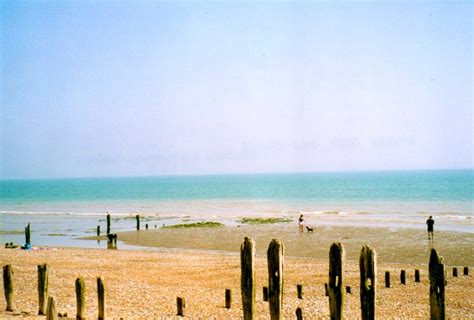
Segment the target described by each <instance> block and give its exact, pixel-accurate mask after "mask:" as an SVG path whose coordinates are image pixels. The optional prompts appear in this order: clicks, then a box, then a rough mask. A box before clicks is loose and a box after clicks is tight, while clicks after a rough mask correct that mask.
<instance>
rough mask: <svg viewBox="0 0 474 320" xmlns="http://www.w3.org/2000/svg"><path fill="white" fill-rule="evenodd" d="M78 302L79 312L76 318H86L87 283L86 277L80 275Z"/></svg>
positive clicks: (77, 291)
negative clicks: (85, 281)
mask: <svg viewBox="0 0 474 320" xmlns="http://www.w3.org/2000/svg"><path fill="white" fill-rule="evenodd" d="M76 302H77V313H76V319H77V320H83V319H85V310H86V308H85V303H86V284H85V283H84V279H83V278H82V277H79V278H77V279H76Z"/></svg>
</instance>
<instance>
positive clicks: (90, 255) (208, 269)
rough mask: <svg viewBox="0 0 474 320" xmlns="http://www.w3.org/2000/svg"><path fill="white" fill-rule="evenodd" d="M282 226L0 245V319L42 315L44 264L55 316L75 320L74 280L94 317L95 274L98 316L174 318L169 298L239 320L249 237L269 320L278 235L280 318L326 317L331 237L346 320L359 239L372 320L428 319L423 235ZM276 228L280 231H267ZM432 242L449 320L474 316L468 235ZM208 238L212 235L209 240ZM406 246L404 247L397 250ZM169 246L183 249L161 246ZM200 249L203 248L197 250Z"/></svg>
mask: <svg viewBox="0 0 474 320" xmlns="http://www.w3.org/2000/svg"><path fill="white" fill-rule="evenodd" d="M284 229H287V226H286V227H285V226H281V225H273V226H249V227H241V228H237V227H234V228H228V227H224V228H222V229H220V230H215V229H212V230H211V229H209V230H192V229H189V230H184V229H180V230H171V229H169V230H149V231H140V232H130V233H127V234H119V239H121V240H124V241H126V242H128V243H137V244H140V245H152V244H153V243H152V242H153V241H158V243H160V244H161V246H160V249H159V251H149V250H134V251H130V250H120V249H119V250H106V249H70V248H51V247H49V248H44V249H41V250H40V249H39V250H31V251H29V252H26V251H24V250H19V249H0V257H1V258H0V260H1V261H2V264H7V263H10V264H12V265H13V268H14V272H15V274H14V277H15V290H16V291H15V299H14V300H15V305H16V311H15V312H13V313H7V312H6V311H5V308H6V303H5V300H4V299H3V297H2V299H1V303H0V309H1V311H0V318H2V319H4V318H12V319H16V318H30V319H41V318H44V317H37V316H35V314H36V312H37V308H38V307H37V300H38V298H37V271H36V266H37V264H40V263H45V262H47V263H48V264H49V265H50V268H51V275H50V294H51V295H54V296H55V297H56V300H57V309H58V311H59V312H67V314H68V317H69V318H75V290H74V281H75V279H76V277H78V276H83V277H84V279H85V282H86V286H87V289H86V290H87V293H86V296H87V305H86V309H87V311H86V315H87V318H88V319H94V318H96V317H97V291H96V277H97V276H101V277H103V279H104V281H105V286H106V297H107V305H106V311H107V316H108V317H109V318H113V319H120V318H124V319H174V318H177V316H176V297H184V298H185V299H186V315H187V318H189V319H240V318H241V317H242V305H241V298H240V258H239V254H238V253H237V250H238V248H239V246H240V242H241V241H242V234H251V235H256V242H257V261H256V279H257V295H256V300H257V307H256V311H257V319H269V312H268V303H267V302H263V301H262V287H263V286H266V285H267V283H268V276H267V270H266V268H267V263H266V258H265V254H264V253H265V250H266V247H267V246H268V242H267V241H266V240H268V239H269V238H272V237H275V236H276V235H278V238H281V239H282V241H284V243H285V252H286V253H285V263H284V282H285V287H284V307H283V312H284V318H285V319H293V318H295V316H294V314H295V310H296V308H297V307H301V308H302V309H303V315H304V318H305V319H327V318H328V313H329V311H328V298H327V297H325V294H324V283H325V282H327V278H328V261H327V255H328V250H329V245H330V243H331V242H332V241H333V240H337V239H339V240H341V241H342V242H343V243H344V245H345V247H346V251H347V262H346V268H345V272H344V281H345V285H349V286H351V288H352V294H347V295H346V298H345V307H344V315H345V317H346V318H347V319H360V301H359V289H358V286H359V271H358V261H357V257H358V252H359V250H360V246H359V245H360V243H361V242H368V243H369V244H371V245H373V246H374V247H375V248H376V250H377V251H378V257H379V259H378V276H377V278H378V281H379V283H378V285H377V290H378V291H377V316H378V318H380V319H426V318H429V298H428V296H429V282H428V274H427V273H428V270H427V262H428V261H427V259H426V255H427V252H429V246H430V245H429V242H428V241H427V240H426V239H423V240H420V242H418V241H414V243H411V241H412V240H414V239H415V238H416V237H418V236H421V237H422V238H424V237H425V236H426V235H425V233H424V232H421V231H417V230H401V231H400V230H398V231H397V232H396V233H395V234H388V235H384V231H387V230H379V229H377V230H375V231H376V232H375V234H374V235H372V236H369V235H368V234H367V231H370V230H365V229H361V228H354V230H347V229H345V230H343V229H344V228H343V229H341V230H339V229H338V228H328V229H327V230H325V229H324V228H318V229H317V230H315V233H314V234H306V233H305V234H304V235H299V234H298V233H295V232H290V231H288V234H284V233H282V230H284ZM323 229H324V230H323ZM264 230H267V231H264ZM277 231H278V232H280V233H279V234H275V232H277ZM348 231H351V232H348ZM372 231H374V230H372ZM393 232H395V231H393ZM330 235H332V236H330ZM397 235H398V236H397ZM211 236H213V237H214V238H212V237H211ZM435 236H437V240H436V242H435V244H434V245H435V246H436V247H438V246H439V247H440V249H438V251H439V252H440V255H443V256H444V257H445V261H446V268H447V270H448V272H447V281H448V285H447V287H446V305H447V316H448V318H450V319H474V275H473V272H474V270H473V268H472V266H473V263H472V259H473V255H472V254H471V255H470V256H465V255H467V254H469V253H472V246H469V245H470V244H472V242H471V241H472V235H469V234H467V235H466V234H461V235H459V234H444V235H443V234H441V233H438V234H436V235H435ZM209 237H211V238H210V239H208V238H209ZM267 237H268V239H267ZM466 237H467V238H466ZM144 239H145V240H144ZM146 239H148V240H146ZM157 239H158V240H157ZM173 239H174V240H173ZM204 239H208V240H204ZM234 239H235V240H234ZM393 239H397V240H396V241H394V240H393ZM443 239H444V240H443ZM456 239H458V240H459V241H458V242H459V243H460V244H462V245H461V249H462V250H461V251H462V252H461V253H459V252H457V251H459V250H456V249H455V248H456V246H453V245H451V244H449V243H445V242H449V241H447V240H450V241H454V240H456ZM463 239H464V240H463ZM362 240H365V241H362ZM173 241H174V242H173ZM405 241H406V242H407V243H409V244H410V245H407V244H406V245H403V243H405ZM189 243H194V246H192V245H189V247H188V248H187V247H186V246H187V245H186V244H189ZM173 244H174V245H175V246H177V247H179V248H181V249H179V250H175V249H166V247H167V246H168V245H169V246H172V245H173ZM177 244H179V245H177ZM209 244H214V247H213V246H211V247H209ZM215 244H218V245H215ZM119 246H120V243H119ZM193 247H202V248H193ZM204 247H205V248H206V249H208V250H204V249H203V248H204ZM229 248H230V249H229ZM388 248H392V251H393V252H392V253H389V254H388V253H386V252H385V251H386V250H387V249H388ZM393 248H395V249H393ZM228 249H229V250H228ZM209 250H214V252H211V251H209ZM305 250H308V251H310V252H311V253H310V254H308V255H310V256H309V257H304V256H298V254H297V253H298V252H300V255H304V253H301V252H305ZM469 250H471V251H469ZM420 252H421V254H420ZM465 265H466V266H469V267H470V270H469V271H470V273H471V275H469V276H463V275H462V268H460V270H459V276H458V277H456V278H455V277H453V276H452V272H451V270H452V266H458V267H462V266H465ZM402 269H404V270H406V271H407V284H406V285H402V284H400V282H399V274H400V270H402ZM415 269H420V272H421V283H414V277H413V274H414V270H415ZM385 271H390V272H391V274H392V285H393V286H392V287H391V288H385V286H384V273H385ZM297 284H302V285H303V287H304V298H303V299H302V300H301V299H298V298H297V295H296V285H297ZM2 288H3V286H2ZM226 288H229V289H231V290H232V298H233V304H232V308H231V309H229V310H228V309H225V308H224V297H225V289H226Z"/></svg>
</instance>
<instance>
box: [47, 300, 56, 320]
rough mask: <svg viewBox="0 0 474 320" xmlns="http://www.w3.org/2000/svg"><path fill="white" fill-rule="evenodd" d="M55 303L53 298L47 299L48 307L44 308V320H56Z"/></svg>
mask: <svg viewBox="0 0 474 320" xmlns="http://www.w3.org/2000/svg"><path fill="white" fill-rule="evenodd" d="M57 319H58V312H57V311H56V301H55V300H54V297H48V307H47V308H46V320H57Z"/></svg>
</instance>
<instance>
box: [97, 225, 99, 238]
mask: <svg viewBox="0 0 474 320" xmlns="http://www.w3.org/2000/svg"><path fill="white" fill-rule="evenodd" d="M97 236H100V226H97Z"/></svg>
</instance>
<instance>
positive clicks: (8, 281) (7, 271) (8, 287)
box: [3, 264, 13, 311]
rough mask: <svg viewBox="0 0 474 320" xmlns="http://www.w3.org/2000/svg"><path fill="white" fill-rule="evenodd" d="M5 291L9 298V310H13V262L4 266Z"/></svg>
mask: <svg viewBox="0 0 474 320" xmlns="http://www.w3.org/2000/svg"><path fill="white" fill-rule="evenodd" d="M3 292H4V293H5V299H6V300H7V311H13V269H12V265H11V264H7V265H4V266H3Z"/></svg>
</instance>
